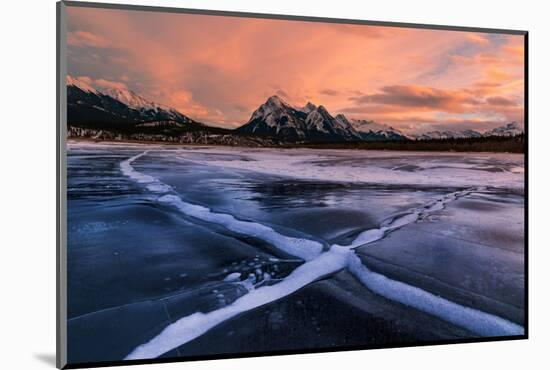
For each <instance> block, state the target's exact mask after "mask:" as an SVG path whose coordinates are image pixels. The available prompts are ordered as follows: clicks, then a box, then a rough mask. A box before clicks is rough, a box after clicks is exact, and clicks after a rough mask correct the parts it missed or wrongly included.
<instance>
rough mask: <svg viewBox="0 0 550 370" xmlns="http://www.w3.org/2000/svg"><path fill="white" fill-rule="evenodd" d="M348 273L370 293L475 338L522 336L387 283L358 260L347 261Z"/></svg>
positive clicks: (506, 324) (507, 324)
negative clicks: (430, 317)
mask: <svg viewBox="0 0 550 370" xmlns="http://www.w3.org/2000/svg"><path fill="white" fill-rule="evenodd" d="M349 261H350V262H349V265H348V270H349V271H350V272H351V273H352V274H353V275H354V276H355V277H357V279H359V281H361V283H363V284H364V285H365V286H366V287H367V288H369V289H370V290H372V291H373V292H375V293H377V294H380V295H381V296H383V297H386V298H388V299H390V300H392V301H395V302H399V303H402V304H405V305H407V306H410V307H413V308H416V309H417V310H420V311H423V312H426V313H429V314H431V315H433V316H436V317H439V318H441V319H443V320H445V321H447V322H450V323H453V324H455V325H458V326H460V327H463V328H465V329H468V330H470V331H472V332H474V333H476V334H479V335H482V336H486V337H493V336H503V335H523V333H524V330H523V327H522V326H520V325H517V324H514V323H513V322H511V321H508V320H505V319H503V318H501V317H498V316H494V315H491V314H488V313H485V312H481V311H478V310H475V309H473V308H470V307H465V306H461V305H459V304H456V303H453V302H451V301H448V300H446V299H444V298H442V297H438V296H436V295H434V294H431V293H429V292H427V291H425V290H422V289H419V288H416V287H413V286H411V285H408V284H405V283H402V282H399V281H395V280H391V279H388V278H387V277H385V276H383V275H381V274H378V273H376V272H373V271H371V270H369V269H368V268H367V267H366V266H365V265H363V263H361V260H360V259H359V257H358V256H356V255H353V256H351V257H350V259H349Z"/></svg>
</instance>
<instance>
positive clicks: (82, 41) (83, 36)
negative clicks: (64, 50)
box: [67, 31, 110, 48]
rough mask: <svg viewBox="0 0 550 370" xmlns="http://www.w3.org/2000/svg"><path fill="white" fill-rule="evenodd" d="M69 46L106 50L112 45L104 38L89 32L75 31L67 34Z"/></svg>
mask: <svg viewBox="0 0 550 370" xmlns="http://www.w3.org/2000/svg"><path fill="white" fill-rule="evenodd" d="M67 44H69V45H70V46H77V47H82V46H91V47H94V48H106V47H109V45H110V43H109V41H107V40H106V39H105V38H104V37H102V36H100V35H96V34H94V33H92V32H87V31H73V32H69V33H68V34H67Z"/></svg>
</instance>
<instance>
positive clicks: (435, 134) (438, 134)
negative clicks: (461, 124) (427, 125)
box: [416, 130, 482, 140]
mask: <svg viewBox="0 0 550 370" xmlns="http://www.w3.org/2000/svg"><path fill="white" fill-rule="evenodd" d="M481 136H482V135H481V133H479V132H477V131H474V130H463V131H451V130H445V131H429V132H426V133H424V134H420V135H417V136H416V139H417V140H441V139H466V138H475V137H481Z"/></svg>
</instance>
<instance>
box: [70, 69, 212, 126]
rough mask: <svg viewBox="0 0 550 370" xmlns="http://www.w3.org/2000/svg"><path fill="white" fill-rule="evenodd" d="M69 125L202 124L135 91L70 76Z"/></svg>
mask: <svg viewBox="0 0 550 370" xmlns="http://www.w3.org/2000/svg"><path fill="white" fill-rule="evenodd" d="M67 108H68V112H67V113H68V124H69V125H79V126H81V127H82V126H93V127H92V128H113V127H118V128H124V127H131V126H135V125H138V124H145V123H156V124H157V125H167V126H172V127H177V126H180V127H184V126H188V127H194V128H198V127H200V126H202V124H201V123H199V122H197V121H194V120H192V119H191V118H189V117H187V116H185V115H183V114H181V113H180V112H178V111H177V110H175V109H173V108H170V107H165V106H161V105H159V104H156V103H153V102H150V101H148V100H147V99H145V98H143V97H141V96H139V95H138V94H136V93H134V92H133V91H131V90H127V89H117V88H109V89H105V90H98V89H95V88H94V87H92V86H91V85H89V84H88V83H87V82H86V81H84V80H83V79H78V78H74V77H72V76H67Z"/></svg>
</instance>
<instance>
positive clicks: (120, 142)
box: [65, 137, 527, 156]
mask: <svg viewBox="0 0 550 370" xmlns="http://www.w3.org/2000/svg"><path fill="white" fill-rule="evenodd" d="M65 140H66V144H67V145H68V144H71V143H73V144H75V143H90V144H100V145H101V144H104V145H124V144H131V145H144V146H145V145H157V146H167V147H214V148H235V149H286V150H288V149H311V150H345V151H348V150H349V151H352V150H355V151H373V152H376V151H379V152H396V153H399V152H408V153H444V154H473V153H476V154H518V155H523V156H525V155H526V154H527V153H526V152H525V150H524V151H521V152H517V151H476V150H472V151H458V150H451V149H449V150H422V149H417V150H413V149H404V148H400V149H393V148H368V147H347V148H346V147H344V146H345V145H341V144H334V143H332V144H330V143H328V144H325V143H320V144H303V145H300V144H288V145H280V146H275V145H273V146H267V145H266V146H245V145H224V144H214V143H210V144H198V143H176V142H169V141H151V140H129V139H124V140H101V139H93V138H88V137H67V138H66V139H65ZM369 143H376V142H366V144H367V145H368V144H369ZM378 143H379V142H378ZM419 144H420V143H419ZM412 145H414V144H412Z"/></svg>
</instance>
